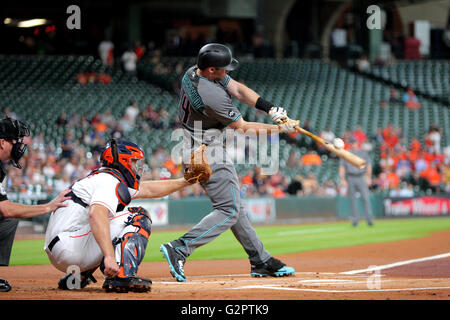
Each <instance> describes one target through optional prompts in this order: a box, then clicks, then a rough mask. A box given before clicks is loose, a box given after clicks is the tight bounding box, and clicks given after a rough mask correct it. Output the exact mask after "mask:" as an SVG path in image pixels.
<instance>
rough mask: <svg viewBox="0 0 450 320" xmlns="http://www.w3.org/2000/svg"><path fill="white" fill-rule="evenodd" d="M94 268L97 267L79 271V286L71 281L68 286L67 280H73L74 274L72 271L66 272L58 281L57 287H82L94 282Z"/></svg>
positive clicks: (66, 288)
mask: <svg viewBox="0 0 450 320" xmlns="http://www.w3.org/2000/svg"><path fill="white" fill-rule="evenodd" d="M96 269H97V268H95V269H93V270H87V271H83V272H81V273H80V285H79V287H77V286H75V285H74V284H73V283H72V285H70V286H69V282H71V281H73V277H74V275H73V274H72V273H68V274H66V275H65V276H63V277H62V278H61V279H60V280H59V281H58V289H61V290H74V289H83V288H85V287H86V286H87V285H89V284H90V283H96V282H97V280H96V279H95V278H94V276H93V275H92V274H93V273H94V271H95V270H96Z"/></svg>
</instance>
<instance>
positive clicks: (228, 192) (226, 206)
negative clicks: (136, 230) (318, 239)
mask: <svg viewBox="0 0 450 320" xmlns="http://www.w3.org/2000/svg"><path fill="white" fill-rule="evenodd" d="M211 169H212V170H213V174H212V175H211V178H210V179H209V181H208V182H206V183H204V184H203V185H202V186H203V187H204V188H205V191H206V194H207V195H208V197H209V198H210V199H211V202H212V206H213V211H212V212H211V213H209V214H208V215H207V216H205V217H204V218H203V219H202V220H201V221H200V222H199V223H198V224H197V225H195V226H194V227H193V228H192V229H191V230H190V231H188V232H187V233H186V234H184V235H183V236H182V237H180V238H179V239H178V240H175V241H173V242H172V244H173V245H174V247H175V248H176V249H178V250H179V251H180V252H181V253H182V254H183V255H184V256H185V257H188V256H190V255H191V254H192V252H194V250H195V249H196V248H198V247H200V246H202V245H204V244H207V243H209V242H210V241H212V240H214V239H215V238H217V237H218V236H219V235H220V234H222V233H223V232H225V231H226V230H228V229H229V228H231V231H232V232H233V234H234V236H235V237H236V239H237V240H238V241H239V242H240V244H241V245H242V247H243V248H244V249H245V251H246V252H247V254H248V257H249V259H250V263H252V264H259V263H262V262H266V261H267V260H268V259H269V258H270V254H269V253H268V252H267V251H266V250H265V249H264V246H263V244H262V242H261V240H260V239H259V238H258V235H257V234H256V232H255V229H254V228H253V226H252V225H251V223H250V220H249V219H248V216H247V213H246V212H245V211H244V208H243V206H242V204H241V198H240V187H239V180H238V176H237V173H236V170H235V168H234V166H233V165H232V164H213V165H211Z"/></svg>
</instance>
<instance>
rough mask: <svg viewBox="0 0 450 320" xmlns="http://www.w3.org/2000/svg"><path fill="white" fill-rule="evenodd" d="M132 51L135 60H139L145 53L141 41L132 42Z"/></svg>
mask: <svg viewBox="0 0 450 320" xmlns="http://www.w3.org/2000/svg"><path fill="white" fill-rule="evenodd" d="M134 53H135V54H136V58H137V61H139V60H141V59H142V57H143V56H144V54H145V46H143V45H142V43H141V41H136V42H135V43H134Z"/></svg>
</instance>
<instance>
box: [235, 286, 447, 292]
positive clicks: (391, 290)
mask: <svg viewBox="0 0 450 320" xmlns="http://www.w3.org/2000/svg"><path fill="white" fill-rule="evenodd" d="M246 289H247V290H248V289H268V290H284V291H308V292H322V293H362V292H393V291H420V290H446V289H450V287H424V288H398V289H397V288H394V289H361V290H325V289H301V288H284V287H279V286H277V285H276V286H266V285H263V286H243V287H239V288H230V289H229V290H246Z"/></svg>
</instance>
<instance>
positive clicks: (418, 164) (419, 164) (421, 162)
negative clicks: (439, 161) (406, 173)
mask: <svg viewBox="0 0 450 320" xmlns="http://www.w3.org/2000/svg"><path fill="white" fill-rule="evenodd" d="M427 168H428V162H427V161H426V160H425V153H424V152H423V151H422V152H420V154H419V157H418V159H417V160H416V161H415V162H414V171H415V172H417V173H418V174H420V173H421V172H422V171H423V170H425V169H427Z"/></svg>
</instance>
